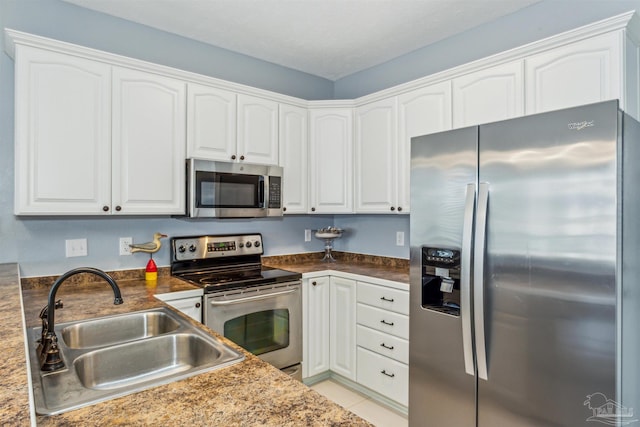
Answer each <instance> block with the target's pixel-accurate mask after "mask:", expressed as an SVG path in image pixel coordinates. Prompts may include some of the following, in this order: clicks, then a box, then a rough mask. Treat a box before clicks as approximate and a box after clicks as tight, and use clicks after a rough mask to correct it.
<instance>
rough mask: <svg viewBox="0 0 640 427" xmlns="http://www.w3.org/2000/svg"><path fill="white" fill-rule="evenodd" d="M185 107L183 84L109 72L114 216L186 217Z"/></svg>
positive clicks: (140, 74)
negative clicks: (183, 214) (119, 214)
mask: <svg viewBox="0 0 640 427" xmlns="http://www.w3.org/2000/svg"><path fill="white" fill-rule="evenodd" d="M185 106H186V86H185V83H184V82H181V81H179V80H176V79H172V78H169V77H164V76H158V75H155V74H150V73H146V72H142V71H137V70H131V69H126V68H121V67H113V147H112V148H113V209H114V210H115V211H116V213H122V214H154V213H156V214H182V213H184V204H185V185H184V176H185V162H184V158H185V154H186V153H185V146H186V143H185V135H186V130H185V122H186V111H185Z"/></svg>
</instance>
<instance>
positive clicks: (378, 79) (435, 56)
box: [0, 0, 640, 277]
mask: <svg viewBox="0 0 640 427" xmlns="http://www.w3.org/2000/svg"><path fill="white" fill-rule="evenodd" d="M633 8H637V9H640V1H639V0H635V1H626V0H625V1H619V0H609V1H577V0H576V1H562V0H546V1H544V2H542V3H540V4H536V5H534V6H532V7H530V8H527V9H525V10H524V11H521V12H517V13H516V14H514V15H511V16H508V17H505V18H503V19H501V20H498V21H496V22H494V23H492V24H490V25H485V26H481V27H478V28H476V29H473V30H470V31H468V32H466V33H464V34H461V35H460V36H457V37H454V38H451V39H448V40H444V41H442V42H440V43H438V44H436V45H434V46H431V47H427V48H424V49H420V50H417V51H415V52H413V53H410V54H408V55H405V56H403V57H400V58H398V59H395V60H393V61H390V62H388V63H385V64H382V65H380V66H377V67H373V68H371V69H369V70H365V71H363V72H360V73H356V74H354V75H352V76H348V77H345V78H343V79H341V80H339V81H337V82H335V83H334V82H330V81H328V80H325V79H322V78H319V77H315V76H311V75H309V74H305V73H300V72H297V71H294V70H291V69H288V68H284V67H281V66H278V65H275V64H271V63H267V62H264V61H260V60H257V59H253V58H250V57H247V56H245V55H240V54H236V53H233V52H230V51H227V50H224V49H219V48H215V47H211V46H208V45H205V44H202V43H199V42H194V41H191V40H187V39H185V38H182V37H179V36H174V35H171V34H168V33H164V32H162V31H158V30H155V29H152V28H149V27H145V26H142V25H138V24H134V23H131V22H128V21H125V20H122V19H118V18H114V17H111V16H108V15H104V14H100V13H96V12H92V11H90V10H86V9H82V8H79V7H77V6H74V5H71V4H68V3H64V2H61V1H59V0H0V28H5V27H8V28H14V29H17V30H21V31H26V32H30V33H34V34H38V35H42V36H45V37H51V38H55V39H59V40H64V41H68V42H71V43H75V44H80V45H83V46H88V47H93V48H96V49H100V50H104V51H108V52H113V53H117V54H122V55H126V56H130V57H134V58H139V59H143V60H147V61H151V62H155V63H160V64H164V65H168V66H173V67H176V68H180V69H185V70H189V71H193V72H197V73H201V74H205V75H210V76H213V77H218V78H221V79H224V80H229V81H234V82H237V83H242V84H247V85H250V86H254V87H258V88H262V89H266V90H272V91H275V92H279V93H283V94H287V95H291V96H296V97H300V98H303V99H310V100H312V99H331V98H334V97H335V98H354V97H357V96H361V95H365V94H368V93H371V92H375V91H377V90H380V89H383V88H387V87H390V86H393V85H396V84H399V83H403V82H406V81H410V80H413V79H416V78H419V77H422V76H425V75H428V74H431V73H433V72H436V71H440V70H444V69H447V68H450V67H452V66H455V65H459V64H462V63H465V62H468V61H471V60H474V59H477V58H481V57H483V56H486V55H489V54H492V53H496V52H499V51H502V50H505V49H508V48H511V47H515V46H518V45H521V44H524V43H527V42H529V41H533V40H537V39H539V38H542V37H546V36H548V35H552V34H556V33H558V32H561V31H564V30H566V29H570V28H574V27H577V26H580V25H583V24H587V23H589V22H593V21H596V20H599V19H602V18H605V17H608V16H613V15H615V14H617V13H621V12H623V11H626V10H630V9H633ZM0 41H2V42H3V43H4V34H2V35H0ZM13 65H14V64H13V61H12V60H11V59H10V58H9V57H8V56H7V55H6V54H5V53H4V52H2V53H0V263H2V262H19V263H20V267H21V273H22V275H23V276H24V277H31V276H40V275H54V274H59V273H62V272H64V271H66V270H68V269H69V268H73V267H77V266H81V265H91V266H95V267H98V268H102V269H105V270H118V269H129V268H142V267H143V266H144V265H145V264H146V261H147V256H146V255H144V254H136V255H133V256H119V255H118V238H119V237H121V236H122V237H129V236H131V237H133V239H134V241H135V242H144V241H148V240H150V238H151V236H152V234H153V233H154V232H156V231H161V232H164V233H166V234H169V235H170V236H178V235H195V234H206V233H213V234H219V233H237V232H261V233H263V235H264V237H265V252H266V254H267V255H278V254H287V253H296V252H312V251H321V250H322V248H323V244H322V242H320V241H318V240H316V239H313V240H312V242H309V243H305V242H304V239H303V237H304V230H305V229H316V228H320V227H324V226H327V225H331V224H334V225H336V226H338V227H342V228H345V229H347V230H348V231H347V233H345V235H344V237H343V238H342V239H340V240H338V241H336V242H335V248H336V249H337V250H343V251H351V252H360V253H367V254H374V255H384V256H393V257H399V258H408V257H409V249H408V248H409V244H408V243H409V219H408V216H406V215H403V216H401V215H393V216H389V215H336V216H304V215H303V216H293V217H284V218H278V219H263V220H233V221H223V220H206V221H197V222H196V221H183V220H178V219H173V218H168V217H154V218H146V217H145V218H131V217H129V218H126V217H110V218H104V217H100V218H98V219H92V218H71V217H66V218H57V217H53V218H52V217H49V218H24V217H20V218H17V217H15V216H14V215H13V185H14V181H13V131H14V129H13V122H14V111H13V102H14V99H13V89H14V87H13V78H14V73H13ZM397 231H403V232H404V233H405V245H404V246H396V232H397ZM77 238H87V239H88V250H89V256H87V257H80V258H65V256H64V247H65V243H64V241H65V240H66V239H77ZM155 259H156V261H157V263H158V265H159V266H166V265H168V264H169V251H168V245H165V246H164V247H163V248H162V250H161V251H160V252H159V253H158V254H156V255H155Z"/></svg>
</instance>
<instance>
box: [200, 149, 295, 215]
mask: <svg viewBox="0 0 640 427" xmlns="http://www.w3.org/2000/svg"><path fill="white" fill-rule="evenodd" d="M187 216H189V217H191V218H256V217H266V216H282V168H281V167H280V166H267V165H252V164H245V163H230V162H215V161H211V160H200V159H188V160H187Z"/></svg>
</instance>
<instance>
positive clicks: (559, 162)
mask: <svg viewBox="0 0 640 427" xmlns="http://www.w3.org/2000/svg"><path fill="white" fill-rule="evenodd" d="M617 117H618V112H617V103H616V102H615V101H614V102H607V103H601V104H594V105H591V106H586V107H580V108H573V109H569V110H562V111H557V112H553V113H545V114H540V115H535V116H530V117H525V118H521V119H514V120H509V121H506V122H501V123H495V124H489V125H485V126H481V127H480V151H479V155H480V166H479V181H480V182H487V183H489V197H488V207H487V230H486V247H485V250H486V253H485V263H484V283H483V284H482V285H483V286H484V288H483V291H484V312H485V317H484V327H485V345H486V356H487V377H488V380H483V379H480V380H479V381H478V426H479V427H495V426H511V427H538V426H543V425H544V426H566V427H575V426H583V425H592V424H593V423H591V422H588V421H587V419H588V418H589V417H590V416H592V415H593V410H592V408H590V407H589V405H588V402H586V401H587V400H588V396H589V395H592V394H594V393H602V394H603V395H605V396H607V398H609V399H612V400H614V399H616V390H615V379H616V360H615V349H616V267H617V266H616V254H617V227H618V226H619V223H618V216H617V212H618V211H617V206H618V205H619V200H618V197H617V185H616V184H617V182H618V160H617V144H616V139H617ZM475 255H476V257H477V254H475ZM479 285H480V284H479V283H477V280H476V283H475V286H479ZM477 320H478V319H477V318H476V321H477ZM411 339H412V340H413V339H414V337H411ZM585 403H587V405H585Z"/></svg>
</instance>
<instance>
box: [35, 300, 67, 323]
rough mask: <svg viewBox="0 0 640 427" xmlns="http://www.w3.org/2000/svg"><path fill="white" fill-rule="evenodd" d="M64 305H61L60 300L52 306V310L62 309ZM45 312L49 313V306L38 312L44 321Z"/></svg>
mask: <svg viewBox="0 0 640 427" xmlns="http://www.w3.org/2000/svg"><path fill="white" fill-rule="evenodd" d="M63 307H64V304H62V300H61V299H59V300H58V301H56V302H55V304H54V305H53V308H54V309H58V308H63ZM47 311H49V305H48V304H47V305H45V306H44V307H42V310H40V314H39V316H40V318H41V319H44V318H46V317H47Z"/></svg>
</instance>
